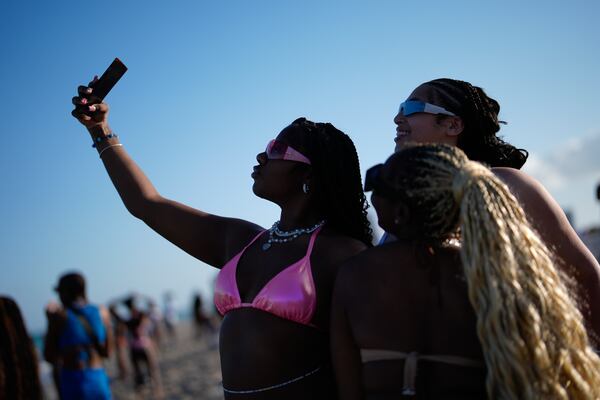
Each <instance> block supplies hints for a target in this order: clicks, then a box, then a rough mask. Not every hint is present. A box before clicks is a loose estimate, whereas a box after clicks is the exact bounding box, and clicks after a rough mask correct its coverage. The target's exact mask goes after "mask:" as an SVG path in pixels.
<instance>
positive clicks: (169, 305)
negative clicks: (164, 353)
mask: <svg viewBox="0 0 600 400" xmlns="http://www.w3.org/2000/svg"><path fill="white" fill-rule="evenodd" d="M163 299H164V311H163V315H164V323H165V328H166V330H167V334H168V335H169V337H170V338H171V339H175V338H176V337H177V331H176V330H175V327H176V325H177V319H178V318H177V309H176V308H175V304H174V302H173V294H172V293H171V292H166V293H165V294H164V296H163Z"/></svg>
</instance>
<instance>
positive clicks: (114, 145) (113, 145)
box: [98, 143, 123, 158]
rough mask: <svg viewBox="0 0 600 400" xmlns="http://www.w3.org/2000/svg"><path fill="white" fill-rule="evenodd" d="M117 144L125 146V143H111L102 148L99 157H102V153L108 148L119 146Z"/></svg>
mask: <svg viewBox="0 0 600 400" xmlns="http://www.w3.org/2000/svg"><path fill="white" fill-rule="evenodd" d="M117 146H123V143H115V144H111V145H110V146H106V147H105V148H103V149H102V151H100V153H99V154H98V157H100V158H102V153H104V152H105V151H106V150H108V149H110V148H111V147H117Z"/></svg>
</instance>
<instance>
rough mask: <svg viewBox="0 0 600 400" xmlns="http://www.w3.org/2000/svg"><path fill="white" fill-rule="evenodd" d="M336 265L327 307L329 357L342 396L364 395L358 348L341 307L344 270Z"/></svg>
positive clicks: (349, 399) (352, 398) (353, 398)
mask: <svg viewBox="0 0 600 400" xmlns="http://www.w3.org/2000/svg"><path fill="white" fill-rule="evenodd" d="M344 268H345V266H344V265H343V266H342V267H340V271H339V273H338V277H337V279H336V283H335V289H334V292H333V300H332V310H331V359H332V362H333V368H334V372H335V378H336V382H337V387H338V396H339V398H340V399H342V400H360V399H364V393H363V388H362V384H361V382H362V372H361V369H362V363H361V359H360V350H359V348H358V345H357V344H356V342H355V341H354V337H353V335H352V328H351V326H350V321H349V320H348V316H347V313H346V309H345V304H344V299H345V297H346V291H347V290H348V285H347V283H346V281H347V279H346V276H345V273H346V272H347V271H344Z"/></svg>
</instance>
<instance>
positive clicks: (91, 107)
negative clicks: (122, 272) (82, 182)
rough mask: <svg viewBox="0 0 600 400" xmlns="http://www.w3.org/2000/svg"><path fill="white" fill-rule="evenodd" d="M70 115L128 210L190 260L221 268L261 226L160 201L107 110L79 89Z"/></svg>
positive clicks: (162, 199)
mask: <svg viewBox="0 0 600 400" xmlns="http://www.w3.org/2000/svg"><path fill="white" fill-rule="evenodd" d="M73 104H74V105H75V109H74V110H73V112H72V115H73V116H74V117H75V118H77V120H78V121H79V122H81V124H83V125H84V126H85V127H86V128H87V129H88V132H89V133H90V136H91V137H92V140H93V142H94V143H95V145H96V149H97V150H98V154H99V155H100V158H101V159H102V162H103V163H104V166H105V168H106V171H107V172H108V175H109V176H110V179H111V180H112V182H113V184H114V186H115V188H116V189H117V192H118V193H119V195H120V196H121V199H122V200H123V203H124V204H125V207H127V210H128V211H129V212H130V213H131V214H132V215H134V216H135V217H137V218H139V219H141V220H142V221H144V222H145V223H146V224H147V225H148V226H150V227H151V228H152V229H153V230H155V231H156V232H157V233H158V234H160V235H161V236H163V237H164V238H165V239H167V240H169V241H170V242H171V243H173V244H175V245H176V246H178V247H179V248H181V249H182V250H184V251H185V252H187V253H189V254H190V255H192V256H193V257H196V258H198V259H199V260H202V261H204V262H205V263H207V264H209V265H212V266H214V267H218V268H220V267H221V266H222V265H223V264H224V263H225V262H226V261H227V259H228V258H229V257H230V255H231V253H232V252H233V251H237V250H238V247H239V246H240V244H241V243H244V242H245V241H247V240H249V239H250V237H251V236H252V235H253V234H255V233H256V232H257V231H258V230H259V229H260V227H258V226H257V225H254V224H252V223H250V222H247V221H243V220H239V219H233V218H224V217H219V216H216V215H211V214H208V213H205V212H203V211H200V210H196V209H194V208H192V207H188V206H186V205H184V204H181V203H178V202H176V201H173V200H169V199H166V198H164V197H162V196H161V195H160V194H159V193H158V191H157V190H156V188H155V187H154V185H152V182H151V181H150V180H149V179H148V177H146V175H145V174H144V172H143V171H142V169H141V168H140V167H139V166H138V165H137V164H136V163H135V162H134V161H133V159H132V158H131V157H130V156H129V154H128V153H127V151H126V150H125V148H124V146H122V145H121V143H120V142H119V139H118V137H116V135H114V133H113V131H112V130H111V128H110V126H109V124H108V120H107V117H108V105H107V104H105V103H101V102H100V100H99V99H97V98H95V97H94V96H93V90H92V89H91V88H89V87H87V86H80V87H79V89H78V96H77V97H74V98H73Z"/></svg>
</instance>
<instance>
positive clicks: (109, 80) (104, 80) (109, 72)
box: [90, 58, 127, 100]
mask: <svg viewBox="0 0 600 400" xmlns="http://www.w3.org/2000/svg"><path fill="white" fill-rule="evenodd" d="M125 72H127V67H126V66H125V64H123V62H121V60H119V59H118V58H115V60H114V61H113V62H112V63H111V64H110V65H109V66H108V68H107V69H106V71H104V73H103V74H102V76H101V77H100V79H98V80H97V81H96V82H94V83H92V84H91V85H90V87H91V88H92V89H94V91H93V93H92V95H93V96H94V97H98V98H99V99H100V100H104V98H105V97H106V95H107V94H108V92H110V91H111V89H112V88H113V87H114V86H115V85H116V84H117V82H118V81H119V79H121V77H122V76H123V75H124V74H125Z"/></svg>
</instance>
